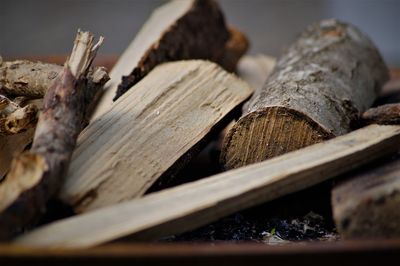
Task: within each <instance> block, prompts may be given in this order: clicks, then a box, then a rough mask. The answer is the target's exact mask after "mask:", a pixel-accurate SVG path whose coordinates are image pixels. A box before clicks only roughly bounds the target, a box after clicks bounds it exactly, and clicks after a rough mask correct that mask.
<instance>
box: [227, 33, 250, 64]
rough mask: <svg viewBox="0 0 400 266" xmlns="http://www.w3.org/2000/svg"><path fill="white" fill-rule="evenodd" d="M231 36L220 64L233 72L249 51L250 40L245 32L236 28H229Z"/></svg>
mask: <svg viewBox="0 0 400 266" xmlns="http://www.w3.org/2000/svg"><path fill="white" fill-rule="evenodd" d="M229 36H230V37H229V40H228V41H227V42H226V44H225V51H224V55H223V56H222V59H221V61H220V64H221V66H223V67H224V68H225V69H226V70H228V71H231V72H233V71H235V70H236V66H237V64H238V62H239V60H240V58H242V56H243V55H244V54H245V53H246V52H247V50H248V49H249V40H248V39H247V37H246V35H245V34H244V33H243V32H241V31H240V30H238V29H236V28H234V27H230V28H229Z"/></svg>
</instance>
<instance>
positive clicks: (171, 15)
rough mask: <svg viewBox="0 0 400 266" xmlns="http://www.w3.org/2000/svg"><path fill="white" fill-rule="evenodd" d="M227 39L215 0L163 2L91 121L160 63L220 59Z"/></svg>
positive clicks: (119, 65) (130, 49) (114, 74)
mask: <svg viewBox="0 0 400 266" xmlns="http://www.w3.org/2000/svg"><path fill="white" fill-rule="evenodd" d="M228 39H229V32H228V28H227V26H226V25H225V21H224V18H223V15H222V12H221V11H220V9H219V6H218V4H217V3H216V1H214V0H174V1H169V2H168V3H166V4H164V5H162V6H160V7H159V8H157V9H155V10H154V11H153V12H152V14H151V16H150V17H149V19H148V20H147V21H146V22H145V24H144V25H143V26H142V28H141V30H140V31H139V33H138V34H137V35H136V36H135V38H134V40H133V41H132V42H131V44H130V45H129V46H128V47H127V49H126V50H125V51H124V53H123V54H122V55H121V57H120V58H119V60H118V62H117V63H116V65H115V66H114V68H113V69H112V71H111V73H110V77H111V80H110V82H109V83H108V84H107V88H106V90H105V92H104V95H103V97H102V98H101V100H100V103H99V105H98V107H97V108H96V110H95V112H94V114H93V117H92V119H91V121H93V120H94V119H96V118H98V117H99V116H100V115H102V114H104V113H106V112H108V111H109V109H110V108H111V106H112V105H113V98H114V97H116V96H117V97H119V96H120V95H122V94H123V93H125V91H126V90H128V89H129V88H130V87H131V86H133V85H134V84H135V83H137V82H138V81H139V80H140V79H141V78H143V77H144V76H145V75H146V74H147V73H148V72H150V71H151V70H152V69H153V68H154V67H155V66H156V65H158V64H160V63H163V62H168V61H177V60H183V59H208V60H211V61H215V62H219V61H221V60H222V57H223V56H224V49H225V43H226V42H227V41H228ZM122 77H124V78H123V80H122ZM121 82H122V83H121ZM117 91H118V93H117Z"/></svg>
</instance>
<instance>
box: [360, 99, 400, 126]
mask: <svg viewBox="0 0 400 266" xmlns="http://www.w3.org/2000/svg"><path fill="white" fill-rule="evenodd" d="M361 118H362V120H363V123H364V124H367V125H370V124H380V125H398V124H400V104H399V103H392V104H385V105H381V106H378V107H375V108H370V109H368V110H367V111H366V112H364V113H363V114H362V116H361Z"/></svg>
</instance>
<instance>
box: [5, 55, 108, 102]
mask: <svg viewBox="0 0 400 266" xmlns="http://www.w3.org/2000/svg"><path fill="white" fill-rule="evenodd" d="M62 70H63V67H62V66H60V65H56V64H49V63H42V62H32V61H28V60H16V61H4V62H3V61H2V60H1V57H0V90H1V91H3V92H4V93H6V94H7V95H12V96H25V97H28V98H43V97H44V95H45V93H46V91H47V89H48V88H50V86H51V85H52V84H53V82H54V80H55V79H56V78H57V76H58V75H59V74H60V73H62ZM88 80H89V84H88V87H89V88H90V90H91V91H96V93H98V92H99V91H101V90H99V89H97V87H103V85H104V84H105V83H106V82H107V81H108V80H109V77H108V74H107V70H106V69H105V68H104V67H95V68H94V69H91V70H90V73H89V74H88ZM89 96H90V95H88V98H89ZM92 98H93V97H90V99H92Z"/></svg>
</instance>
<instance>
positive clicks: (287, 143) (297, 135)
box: [221, 106, 333, 169]
mask: <svg viewBox="0 0 400 266" xmlns="http://www.w3.org/2000/svg"><path fill="white" fill-rule="evenodd" d="M331 137H333V135H332V134H330V133H329V132H328V131H327V130H325V129H323V128H321V126H319V125H318V123H316V122H314V121H312V120H311V119H309V118H308V117H307V116H305V115H304V114H301V113H300V112H298V111H296V110H293V109H288V108H285V107H280V106H274V107H268V108H265V109H261V110H258V111H255V112H251V113H249V114H247V115H245V116H244V117H242V118H241V119H239V121H238V122H237V123H236V124H235V125H234V126H233V128H232V129H231V130H230V131H229V133H228V134H227V136H226V137H225V139H224V145H223V146H224V149H223V150H222V153H221V163H222V165H224V167H225V168H226V169H232V168H237V167H241V166H245V165H248V164H252V163H256V162H261V161H264V160H266V159H269V158H272V157H275V156H278V155H282V154H284V153H287V152H290V151H294V150H298V149H300V148H303V147H306V146H309V145H311V144H315V143H318V142H321V141H324V140H327V139H329V138H331ZM237 146H239V147H240V148H238V147H237ZM260 146H261V147H264V148H260Z"/></svg>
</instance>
